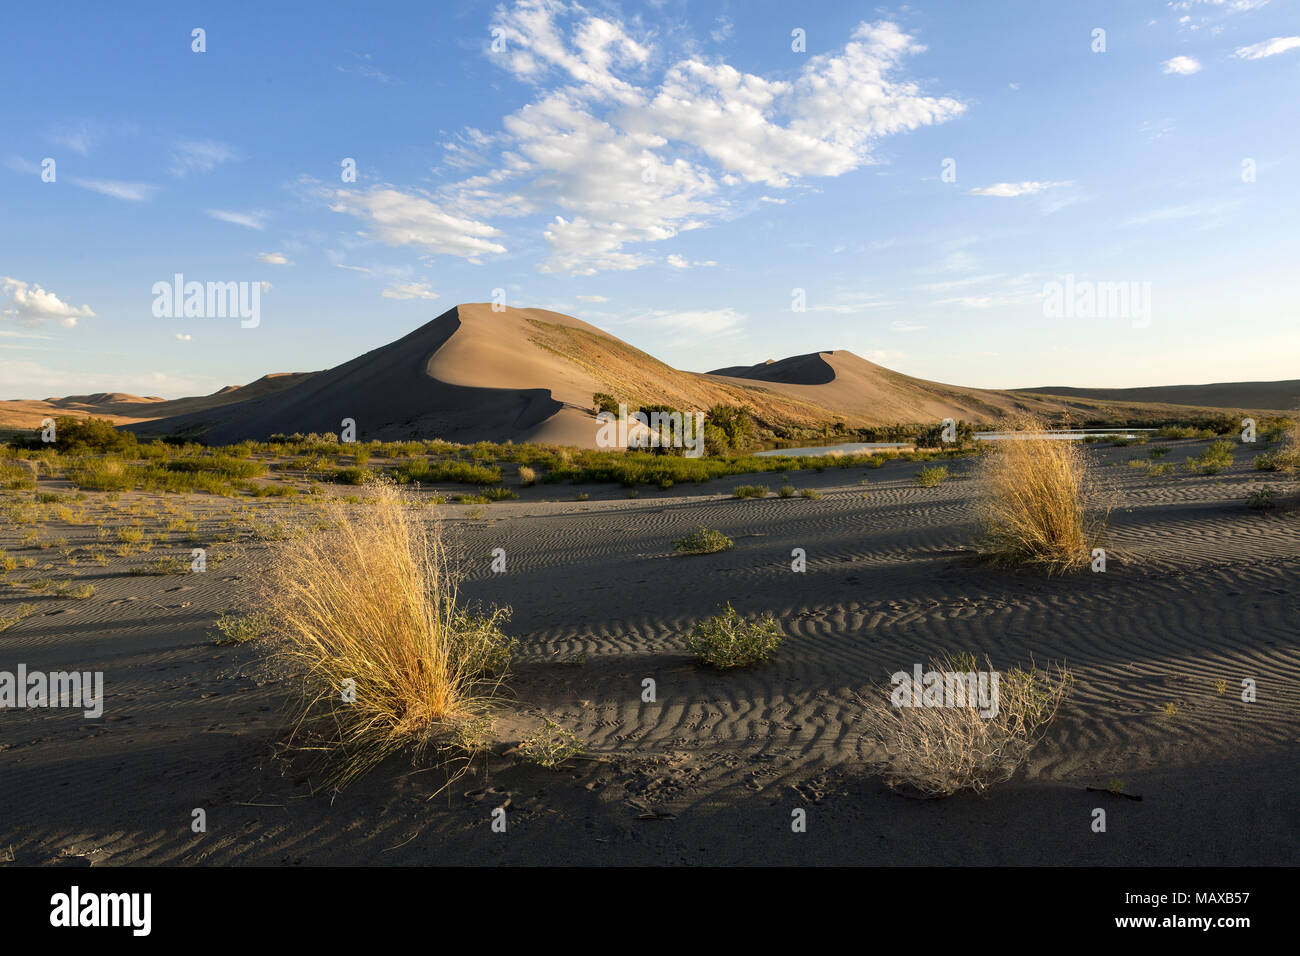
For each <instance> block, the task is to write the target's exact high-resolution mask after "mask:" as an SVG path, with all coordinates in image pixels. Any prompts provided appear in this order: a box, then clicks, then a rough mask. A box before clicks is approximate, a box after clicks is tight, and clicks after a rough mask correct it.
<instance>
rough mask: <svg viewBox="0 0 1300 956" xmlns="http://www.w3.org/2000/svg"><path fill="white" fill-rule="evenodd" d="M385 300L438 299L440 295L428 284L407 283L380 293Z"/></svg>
mask: <svg viewBox="0 0 1300 956" xmlns="http://www.w3.org/2000/svg"><path fill="white" fill-rule="evenodd" d="M379 294H380V295H381V296H382V297H383V298H385V299H437V298H439V295H438V293H436V292H434V291H433V290H432V289H430V288H429V285H428V283H426V282H407V283H405V284H404V285H396V286H393V287H392V288H391V289H385V290H384V291H383V292H381V293H379Z"/></svg>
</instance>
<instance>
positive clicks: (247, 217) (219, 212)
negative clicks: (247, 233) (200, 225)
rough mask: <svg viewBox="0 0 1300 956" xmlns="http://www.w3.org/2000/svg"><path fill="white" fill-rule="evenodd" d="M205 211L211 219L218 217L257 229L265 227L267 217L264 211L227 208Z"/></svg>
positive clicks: (224, 220) (237, 224)
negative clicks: (234, 210) (239, 210)
mask: <svg viewBox="0 0 1300 956" xmlns="http://www.w3.org/2000/svg"><path fill="white" fill-rule="evenodd" d="M207 213H208V215H209V216H211V217H212V218H213V219H220V220H221V221H222V222H229V223H234V224H235V225H236V226H243V227H244V228H246V229H257V230H258V231H261V230H263V229H265V228H266V220H267V219H268V218H269V217H268V216H267V214H266V213H264V212H233V211H231V210H229V209H209V210H207Z"/></svg>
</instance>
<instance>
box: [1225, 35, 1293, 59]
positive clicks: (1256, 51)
mask: <svg viewBox="0 0 1300 956" xmlns="http://www.w3.org/2000/svg"><path fill="white" fill-rule="evenodd" d="M1295 49H1300V37H1273V39H1271V40H1264V41H1262V42H1260V43H1252V44H1251V45H1250V46H1243V47H1238V48H1237V49H1236V51H1235V52H1234V53H1233V56H1235V57H1237V58H1238V59H1240V60H1262V59H1263V58H1264V57H1266V56H1277V55H1278V54H1279V53H1285V52H1287V51H1288V50H1295Z"/></svg>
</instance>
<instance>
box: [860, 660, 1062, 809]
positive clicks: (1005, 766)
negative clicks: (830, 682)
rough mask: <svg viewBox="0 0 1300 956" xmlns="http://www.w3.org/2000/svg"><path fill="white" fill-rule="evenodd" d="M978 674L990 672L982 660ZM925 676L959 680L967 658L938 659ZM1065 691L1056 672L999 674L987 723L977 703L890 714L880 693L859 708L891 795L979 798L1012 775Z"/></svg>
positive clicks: (897, 710) (970, 665)
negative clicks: (983, 668) (961, 794)
mask: <svg viewBox="0 0 1300 956" xmlns="http://www.w3.org/2000/svg"><path fill="white" fill-rule="evenodd" d="M963 657H964V658H965V659H963ZM985 666H986V668H987V669H988V670H989V671H990V672H991V671H992V667H991V665H989V663H988V661H987V659H986V660H985ZM930 669H931V670H934V671H939V672H955V673H959V674H966V673H970V672H971V671H973V670H974V669H975V662H974V658H973V656H970V655H962V656H954V657H942V658H939V659H938V660H936V661H934V662H932V663H931V665H930ZM1073 684H1074V678H1073V676H1072V675H1071V674H1070V673H1069V671H1067V670H1066V669H1065V668H1064V667H1061V666H1053V667H1048V668H1047V669H1046V670H1044V671H1039V670H1037V669H1036V668H1030V669H1029V670H1023V669H1021V668H1013V669H1012V670H1009V671H1002V672H1000V674H999V682H998V693H997V705H998V706H997V714H996V715H995V716H991V717H985V716H982V715H981V713H980V708H979V704H978V701H966V702H965V703H963V704H959V705H958V706H949V707H939V706H931V707H925V706H917V707H895V706H893V705H892V703H891V702H890V694H891V689H892V688H891V687H889V686H886V687H885V688H884V690H883V695H884V699H883V700H881V699H874V700H869V701H866V702H865V703H867V705H868V706H867V712H866V715H865V725H866V728H867V735H868V736H869V737H872V738H874V739H875V740H876V742H877V743H879V744H880V745H881V746H882V747H883V749H884V753H885V774H884V776H885V782H886V783H887V784H888V785H889V786H890V787H891V788H893V789H896V790H898V791H900V792H902V793H905V794H908V795H912V796H921V797H927V798H934V797H946V796H951V795H952V794H955V793H959V792H961V791H965V790H969V791H973V792H975V793H983V792H985V791H986V790H988V789H989V788H990V787H992V786H994V785H996V784H998V783H1002V782H1004V781H1006V780H1010V779H1011V777H1013V776H1014V775H1015V772H1016V770H1017V769H1018V768H1019V767H1020V766H1021V764H1023V763H1024V762H1025V760H1026V759H1027V758H1028V756H1029V752H1030V751H1031V750H1032V749H1033V748H1034V746H1035V745H1037V743H1038V742H1039V740H1041V739H1042V737H1043V734H1044V733H1045V731H1046V729H1047V726H1048V725H1049V724H1050V723H1051V722H1052V720H1053V718H1055V716H1056V713H1057V710H1058V709H1059V708H1060V706H1061V703H1062V702H1063V701H1064V700H1065V698H1066V697H1067V696H1068V694H1069V692H1070V689H1071V687H1072V686H1073Z"/></svg>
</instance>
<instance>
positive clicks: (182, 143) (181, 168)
mask: <svg viewBox="0 0 1300 956" xmlns="http://www.w3.org/2000/svg"><path fill="white" fill-rule="evenodd" d="M236 158H238V157H237V154H236V153H235V151H234V149H232V148H231V147H229V146H227V145H226V144H225V143H219V142H217V141H216V140H210V139H205V140H197V139H183V140H179V141H177V142H176V144H175V145H173V146H172V150H171V170H172V175H173V176H187V175H189V174H190V173H210V172H212V171H213V170H214V169H216V168H217V167H218V166H220V165H221V164H222V163H227V162H230V161H231V160H233V159H236Z"/></svg>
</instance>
